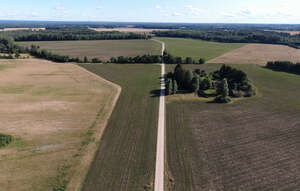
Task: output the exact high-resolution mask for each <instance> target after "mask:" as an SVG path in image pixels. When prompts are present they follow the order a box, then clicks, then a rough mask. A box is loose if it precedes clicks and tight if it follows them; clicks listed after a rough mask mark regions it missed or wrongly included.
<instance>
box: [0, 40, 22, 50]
mask: <svg viewBox="0 0 300 191" xmlns="http://www.w3.org/2000/svg"><path fill="white" fill-rule="evenodd" d="M19 49H20V47H18V46H17V45H16V44H15V42H14V40H13V39H12V38H10V37H3V36H1V37H0V52H1V53H7V54H15V53H17V52H19V51H20V50H19Z"/></svg>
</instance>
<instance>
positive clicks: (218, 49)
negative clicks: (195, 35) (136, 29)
mask: <svg viewBox="0 0 300 191" xmlns="http://www.w3.org/2000/svg"><path fill="white" fill-rule="evenodd" d="M156 39H158V40H160V41H163V42H165V43H166V50H167V51H168V52H169V53H171V54H173V55H174V56H182V57H192V58H194V59H195V60H199V59H200V58H204V59H205V60H206V61H208V60H210V59H213V58H216V57H218V56H221V55H223V54H225V53H227V52H230V51H232V50H235V49H237V48H240V47H242V46H244V44H240V43H219V42H208V41H203V40H195V39H189V38H156Z"/></svg>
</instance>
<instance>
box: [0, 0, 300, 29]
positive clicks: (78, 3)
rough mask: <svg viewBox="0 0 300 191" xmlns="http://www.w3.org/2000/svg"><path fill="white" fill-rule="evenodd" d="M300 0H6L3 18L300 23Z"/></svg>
mask: <svg viewBox="0 0 300 191" xmlns="http://www.w3.org/2000/svg"><path fill="white" fill-rule="evenodd" d="M299 7H300V0H48V1H46V0H5V1H2V2H1V7H0V20H55V21H62V20H63V21H138V22H140V21H142V22H192V23H193V22H196V23H224V22H226V23H291V24H300V11H299Z"/></svg>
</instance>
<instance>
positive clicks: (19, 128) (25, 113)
mask: <svg viewBox="0 0 300 191" xmlns="http://www.w3.org/2000/svg"><path fill="white" fill-rule="evenodd" d="M117 91H118V89H117V87H115V86H112V84H111V83H109V82H107V81H105V80H104V79H101V78H99V77H98V76H94V75H93V74H90V73H89V72H88V71H86V70H84V69H83V68H81V67H79V66H76V65H74V64H55V63H52V62H48V61H44V60H37V59H26V60H0V121H1V124H0V132H1V133H4V134H9V135H13V136H14V138H15V141H14V142H13V143H11V144H9V145H8V146H7V147H5V148H1V149H0V169H1V174H0V185H1V189H0V190H18V191H23V190H24V191H28V190H45V191H53V190H54V188H62V187H64V186H65V185H66V183H65V181H69V180H72V179H73V178H75V179H76V180H77V182H75V183H74V182H72V181H71V184H70V185H69V186H72V187H73V188H77V187H78V185H77V184H78V183H79V184H80V182H81V181H82V180H83V179H82V178H83V177H84V175H85V174H84V172H86V171H84V169H87V168H88V166H89V162H91V161H92V158H93V154H94V153H95V151H96V148H97V145H98V140H99V138H100V136H101V133H102V131H103V130H104V128H105V123H106V121H107V119H108V117H109V115H110V113H111V112H112V104H113V100H114V99H115V97H116V95H117ZM83 159H84V160H83ZM79 186H80V185H79ZM71 190H75V189H71Z"/></svg>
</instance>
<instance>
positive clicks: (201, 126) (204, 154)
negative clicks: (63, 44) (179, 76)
mask: <svg viewBox="0 0 300 191" xmlns="http://www.w3.org/2000/svg"><path fill="white" fill-rule="evenodd" d="M220 66H221V65H217V64H209V65H203V66H201V69H206V70H208V71H213V70H216V69H217V68H219V67H220ZM167 67H168V68H167V70H169V71H170V70H172V69H173V68H174V66H167ZM185 67H187V68H191V69H194V68H197V67H199V66H195V65H194V66H185ZM233 67H236V68H239V69H241V70H243V71H245V72H246V73H247V74H248V76H249V78H250V79H251V80H252V81H253V82H254V84H255V86H256V87H257V89H258V95H257V96H255V97H253V98H245V99H242V100H238V101H236V102H233V103H231V104H214V103H205V102H201V101H200V102H199V101H195V100H188V99H186V100H184V101H180V102H179V101H174V102H168V104H167V107H166V114H167V123H166V124H167V127H166V128H167V161H168V166H169V171H170V174H171V175H170V177H168V178H172V179H174V183H175V184H174V183H173V182H171V183H170V184H171V185H173V187H172V188H171V189H170V190H172V191H173V190H175V191H176V190H178V191H179V190H180V191H181V190H241V189H242V190H283V189H286V190H294V189H295V188H299V187H300V184H299V181H298V180H299V179H300V171H298V170H296V169H295V167H296V166H299V165H300V162H299V157H298V156H299V155H300V150H299V146H300V145H299V138H300V129H299V125H300V123H299V121H300V115H299V113H300V101H299V97H300V89H299V88H298V87H299V86H300V76H297V75H293V74H287V73H282V72H274V71H271V70H268V69H265V68H263V67H260V66H257V65H233ZM167 99H168V98H167Z"/></svg>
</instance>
